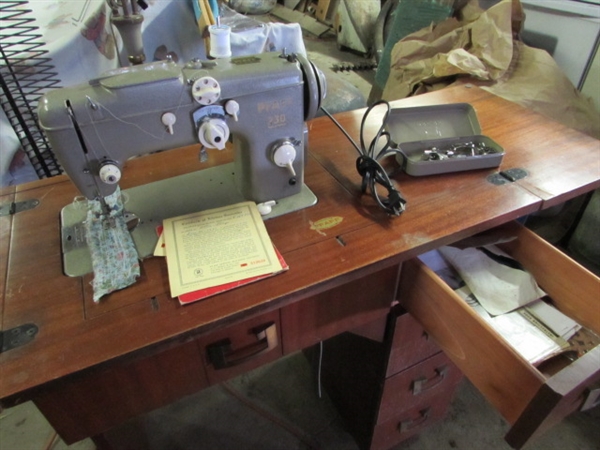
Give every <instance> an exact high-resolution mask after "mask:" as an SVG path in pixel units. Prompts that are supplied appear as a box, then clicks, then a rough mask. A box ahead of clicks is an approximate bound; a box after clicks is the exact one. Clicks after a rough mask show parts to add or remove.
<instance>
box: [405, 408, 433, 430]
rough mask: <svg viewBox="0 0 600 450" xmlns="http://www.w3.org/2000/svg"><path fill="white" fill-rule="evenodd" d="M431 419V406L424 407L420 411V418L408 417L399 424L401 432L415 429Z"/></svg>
mask: <svg viewBox="0 0 600 450" xmlns="http://www.w3.org/2000/svg"><path fill="white" fill-rule="evenodd" d="M427 419H429V408H425V409H422V410H421V411H419V418H418V419H414V420H413V419H406V420H403V421H402V422H400V423H399V424H398V431H399V432H400V433H406V432H407V431H410V430H413V429H415V428H417V427H420V426H422V425H423V424H424V423H425V422H427Z"/></svg>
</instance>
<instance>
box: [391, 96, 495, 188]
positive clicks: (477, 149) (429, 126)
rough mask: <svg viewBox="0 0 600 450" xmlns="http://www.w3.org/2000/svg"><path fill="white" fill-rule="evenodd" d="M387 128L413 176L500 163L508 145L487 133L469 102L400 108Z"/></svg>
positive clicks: (398, 157)
mask: <svg viewBox="0 0 600 450" xmlns="http://www.w3.org/2000/svg"><path fill="white" fill-rule="evenodd" d="M386 130H387V131H388V132H389V133H390V138H391V140H392V142H393V144H394V146H396V147H397V148H398V150H399V151H400V154H399V155H398V156H397V160H398V163H399V164H401V165H402V167H403V169H404V170H405V172H406V173H407V174H409V175H413V176H423V175H435V174H440V173H448V172H459V171H464V170H473V169H486V168H490V167H498V166H499V165H500V163H501V162H502V158H503V157H504V149H503V148H502V147H501V146H500V145H498V144H497V143H496V142H494V141H493V140H492V139H490V138H489V137H487V136H483V135H481V127H480V125H479V121H478V120H477V115H476V113H475V110H474V109H473V107H472V106H471V105H470V104H468V103H455V104H449V105H435V106H418V107H411V108H396V109H392V110H391V111H390V115H389V117H388V121H387V124H386Z"/></svg>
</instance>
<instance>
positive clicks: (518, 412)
mask: <svg viewBox="0 0 600 450" xmlns="http://www.w3.org/2000/svg"><path fill="white" fill-rule="evenodd" d="M506 233H510V234H512V235H514V236H516V237H517V239H516V240H514V241H511V242H509V243H506V244H502V245H501V246H499V247H501V248H502V250H504V251H505V252H507V253H508V254H510V255H512V256H513V257H514V258H515V259H516V260H517V261H519V262H521V264H522V265H523V266H524V267H525V268H526V269H527V270H528V271H529V272H530V273H532V275H533V276H534V277H535V279H536V280H537V282H538V284H539V285H540V287H541V288H542V289H543V290H544V291H545V292H547V293H548V295H549V297H550V298H551V299H552V300H553V304H554V306H555V307H557V308H558V309H559V310H561V311H562V312H563V313H565V314H567V315H568V316H570V317H571V318H573V319H574V320H576V321H578V322H579V323H580V324H581V325H583V326H584V327H587V328H588V329H590V330H591V331H593V332H595V333H596V334H600V279H599V278H598V277H596V276H595V275H594V274H592V273H591V272H589V271H588V270H586V269H585V268H583V267H582V266H580V265H579V264H577V263H576V262H574V261H573V260H571V259H570V258H568V257H567V256H566V255H564V254H563V253H561V252H560V251H559V250H557V249H556V248H555V247H553V246H552V245H550V244H548V243H547V242H545V241H544V240H543V239H541V238H540V237H538V236H537V235H535V234H534V233H533V232H531V231H529V230H528V229H526V228H524V227H522V226H520V225H519V224H517V223H511V224H507V225H505V226H503V227H502V230H501V234H506ZM398 299H399V301H400V302H401V304H402V305H403V306H404V308H406V310H407V311H408V312H409V313H410V314H412V315H413V317H415V318H416V319H417V320H418V321H419V322H420V323H421V325H422V326H423V328H424V329H425V330H426V331H427V332H428V333H429V334H430V336H432V337H433V339H434V340H435V341H436V342H437V344H438V345H439V346H440V347H441V348H442V349H443V350H444V352H445V353H446V354H447V355H448V357H449V358H450V359H451V360H452V361H453V362H454V363H455V364H456V365H457V366H458V367H459V368H460V369H461V370H462V371H463V373H464V374H465V375H466V376H467V377H468V378H469V380H470V381H471V382H472V383H473V384H474V385H475V386H476V387H477V388H478V389H479V391H480V392H481V393H482V394H483V395H484V396H485V397H486V398H487V399H488V401H489V402H491V404H492V405H493V406H494V407H495V408H496V409H497V410H498V411H499V412H500V414H502V416H503V417H504V418H505V419H506V420H507V421H508V422H509V423H510V424H511V425H512V427H511V429H510V430H509V432H508V434H507V435H506V441H507V442H508V443H509V444H510V445H511V446H512V447H514V448H520V447H522V446H523V445H524V444H525V443H526V442H527V441H528V440H529V439H531V438H532V437H534V436H535V435H537V434H538V433H541V432H543V431H544V430H546V429H548V428H549V427H551V426H552V425H554V424H556V423H558V422H559V421H560V420H561V419H562V418H563V417H565V416H566V415H568V414H569V413H571V412H573V411H576V410H579V409H582V406H583V405H586V406H589V405H590V404H592V405H593V404H596V403H597V398H593V397H594V396H596V397H597V396H598V392H597V391H592V390H591V389H590V386H592V385H593V384H594V383H597V382H598V380H599V379H600V346H597V347H595V348H593V349H592V350H590V351H589V352H587V353H585V354H584V355H583V356H581V357H579V358H578V359H576V360H575V361H574V362H572V363H570V364H569V365H567V366H566V367H564V368H562V370H559V371H558V372H555V373H554V374H553V375H548V374H545V373H542V372H541V371H540V370H538V369H537V368H536V367H534V366H533V365H531V364H530V363H529V362H528V361H527V360H525V359H524V358H522V357H521V356H520V355H519V354H518V353H517V352H516V351H515V350H514V349H513V348H512V347H511V346H510V345H509V344H508V343H506V341H505V340H504V339H503V338H502V337H500V335H499V334H497V333H496V331H494V330H493V329H492V328H491V327H490V326H489V325H488V324H487V323H486V322H485V321H484V320H483V319H481V318H480V317H479V316H478V315H477V314H476V313H475V312H474V311H473V310H472V309H471V307H470V306H469V305H468V304H467V303H466V302H465V301H463V300H462V299H461V298H460V297H458V295H456V294H455V293H454V291H453V290H452V289H451V288H450V287H449V286H448V285H446V283H445V282H444V281H442V280H441V279H440V278H439V277H438V276H437V275H436V274H435V273H434V272H433V271H432V270H431V269H430V268H429V267H427V266H426V265H425V264H424V263H422V262H421V261H420V260H418V259H413V260H411V261H408V262H406V263H404V264H403V266H402V274H401V281H400V287H399V291H398Z"/></svg>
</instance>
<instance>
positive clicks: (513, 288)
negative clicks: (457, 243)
mask: <svg viewBox="0 0 600 450" xmlns="http://www.w3.org/2000/svg"><path fill="white" fill-rule="evenodd" d="M488 250H489V251H491V252H492V253H494V254H496V255H502V256H504V257H507V255H506V254H504V253H503V252H501V251H500V250H499V249H498V248H497V247H495V246H490V247H489V248H488ZM439 252H440V254H441V255H442V256H443V257H444V259H446V261H448V263H449V264H450V265H452V267H454V269H455V270H456V271H457V272H458V273H459V275H460V277H461V278H462V279H463V281H464V282H465V283H466V284H467V286H468V287H469V289H470V290H471V292H472V293H473V295H475V297H476V298H477V301H479V303H480V304H481V306H483V307H484V308H485V310H486V311H487V312H488V313H489V314H491V315H492V316H497V315H500V314H505V313H507V312H510V311H513V310H515V309H517V308H519V307H521V306H525V305H528V304H529V303H531V302H533V301H534V300H537V299H539V298H542V297H544V296H545V295H546V293H545V292H544V291H542V290H541V289H540V288H539V286H538V285H537V283H536V281H535V279H534V278H533V276H532V275H531V274H530V273H529V272H526V271H525V270H521V269H516V268H513V267H509V266H507V265H505V264H501V263H499V262H496V261H494V260H493V259H491V258H490V257H489V256H487V255H485V254H484V253H483V252H482V251H481V250H479V249H477V248H473V247H469V248H465V249H462V250H461V249H458V248H455V247H441V248H440V249H439Z"/></svg>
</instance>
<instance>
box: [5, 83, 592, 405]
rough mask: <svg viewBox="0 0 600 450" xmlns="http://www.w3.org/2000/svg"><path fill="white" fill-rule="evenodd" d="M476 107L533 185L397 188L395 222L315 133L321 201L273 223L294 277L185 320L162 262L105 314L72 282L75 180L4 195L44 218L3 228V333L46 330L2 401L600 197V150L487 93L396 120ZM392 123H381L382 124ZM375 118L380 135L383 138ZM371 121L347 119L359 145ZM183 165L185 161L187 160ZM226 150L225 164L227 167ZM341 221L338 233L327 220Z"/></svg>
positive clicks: (424, 100) (103, 306)
mask: <svg viewBox="0 0 600 450" xmlns="http://www.w3.org/2000/svg"><path fill="white" fill-rule="evenodd" d="M455 102H468V103H470V104H471V105H472V106H473V107H474V108H475V110H476V112H477V116H478V119H479V122H480V124H481V126H482V133H483V134H485V135H487V136H489V137H491V138H492V139H494V140H495V141H496V142H498V143H499V144H500V145H501V146H502V147H503V148H504V149H505V151H506V155H505V157H504V160H503V162H502V166H501V167H500V170H505V169H509V168H515V167H518V168H522V169H525V170H527V171H528V172H529V176H528V177H527V178H525V179H523V180H520V181H517V182H515V183H510V184H505V185H502V186H496V185H493V184H491V183H489V182H488V181H486V178H487V176H488V175H490V174H491V173H494V172H497V171H498V169H489V170H487V169H485V170H476V171H471V172H464V173H454V174H445V175H439V176H431V177H409V176H407V175H406V174H400V175H397V176H395V180H396V181H397V182H398V183H399V186H400V189H401V191H402V193H403V195H404V196H405V198H406V199H407V200H408V205H407V210H406V212H404V213H403V214H402V215H401V216H400V217H397V218H389V217H387V216H386V215H385V214H384V213H383V212H382V211H380V210H379V209H378V208H377V207H376V206H375V205H374V202H373V201H372V200H371V199H370V198H369V197H367V196H361V195H360V178H359V176H358V174H357V173H356V169H355V160H356V157H357V154H356V152H355V150H354V149H353V147H352V146H351V145H350V143H349V142H348V141H347V140H346V138H345V137H344V136H343V135H342V134H341V132H339V130H337V128H335V127H334V125H333V124H332V123H331V121H330V120H329V118H327V117H322V118H318V119H315V120H313V121H311V122H310V123H309V128H310V133H309V149H310V157H309V158H308V165H307V170H306V180H305V181H306V184H307V185H308V186H309V187H310V188H311V189H312V190H313V191H314V192H315V194H316V195H317V197H318V199H319V201H318V203H317V204H316V205H315V206H313V207H310V208H307V209H304V210H302V211H298V212H295V213H291V214H288V215H285V216H283V217H278V218H275V219H272V220H269V221H267V222H266V224H267V229H268V231H269V234H270V235H271V237H272V239H273V242H274V243H275V245H276V246H277V247H278V248H279V249H280V251H281V252H282V254H283V255H284V257H285V259H286V261H287V262H288V264H289V266H290V270H289V271H288V272H286V273H284V274H281V275H278V276H276V277H273V278H270V279H267V280H264V281H261V282H260V283H255V284H252V285H249V286H246V287H243V288H240V289H238V290H234V291H231V292H228V293H224V294H221V295H218V296H215V297H212V298H209V299H206V300H204V301H201V302H197V303H194V304H191V305H187V306H185V307H183V306H180V305H179V303H178V302H177V301H176V300H174V299H172V298H170V297H169V294H168V292H169V289H168V279H167V270H166V265H165V263H164V261H163V260H162V259H159V258H149V259H147V260H145V261H143V264H142V276H141V279H140V280H139V281H138V282H137V283H136V284H135V285H134V286H132V287H129V288H127V289H125V290H123V291H120V292H117V293H114V294H111V295H110V296H109V297H107V298H105V299H104V300H103V301H102V302H100V303H99V304H94V303H93V302H92V300H91V293H92V292H91V286H90V281H91V276H86V277H81V278H69V277H66V276H64V275H63V274H62V269H61V252H60V231H59V219H58V215H59V211H60V209H61V208H62V207H63V206H64V205H66V204H67V203H69V202H70V201H72V199H73V198H74V197H75V196H76V195H77V191H76V188H75V187H74V185H73V184H72V183H71V182H70V181H69V180H68V178H66V177H65V176H60V177H56V178H51V179H46V180H40V181H37V182H34V183H29V184H26V185H21V186H17V187H14V188H9V189H5V190H3V191H2V195H1V196H0V202H1V203H2V204H5V203H8V202H10V201H17V202H18V201H22V200H27V199H38V200H40V205H39V206H38V207H37V208H35V209H33V210H30V211H26V212H21V213H18V214H16V215H14V216H5V217H0V245H1V247H0V266H1V267H0V269H1V270H0V280H1V282H2V286H3V289H2V291H1V293H0V303H1V308H2V329H3V330H8V329H10V328H12V327H15V326H18V325H21V324H24V323H35V324H36V325H37V326H38V327H39V333H38V335H37V336H36V337H35V339H34V341H33V342H31V343H29V344H27V345H25V346H22V347H20V348H16V349H13V350H10V351H8V352H5V353H3V354H0V399H4V398H7V397H9V396H13V395H16V394H20V393H23V392H25V391H27V390H29V389H32V388H35V387H38V386H41V385H43V384H44V383H47V382H49V381H52V380H55V379H58V378H61V377H64V376H66V375H68V374H71V373H75V372H78V371H80V370H83V369H85V368H89V367H92V366H97V365H99V364H103V363H105V362H108V361H112V360H115V359H117V358H119V357H122V356H125V355H130V354H132V353H134V352H137V351H142V350H143V349H146V348H150V347H152V346H155V345H157V344H159V343H164V342H167V341H169V340H172V339H173V340H174V339H181V338H184V337H185V336H186V335H191V334H195V333H200V332H204V331H208V330H212V329H215V328H217V327H221V326H223V325H225V324H229V323H234V322H236V321H238V320H240V319H243V318H246V317H248V316H251V315H254V314H256V313H258V312H265V311H269V310H274V309H277V308H281V307H283V306H286V305H288V304H291V303H293V302H297V301H301V300H302V299H303V298H306V297H308V296H311V295H314V294H316V293H319V292H323V291H325V290H327V289H330V288H332V287H335V286H337V285H341V284H343V283H345V282H347V281H348V280H350V279H352V278H354V277H357V276H360V275H366V274H368V273H371V272H374V271H376V270H379V269H381V268H384V267H386V266H390V265H392V264H397V263H398V262H401V261H403V260H406V259H408V258H411V257H414V256H416V255H418V254H420V253H423V252H425V251H428V250H431V249H433V248H436V247H438V246H440V245H445V244H449V243H451V242H454V241H457V240H459V239H462V238H465V237H467V236H470V235H473V234H475V233H478V232H481V231H484V230H487V229H489V228H492V227H494V226H496V225H499V224H502V223H505V222H507V221H510V220H513V219H516V218H518V217H521V216H523V215H526V214H529V213H532V212H534V211H538V210H540V209H544V208H546V207H550V206H552V205H554V204H557V203H560V202H563V201H565V200H568V199H569V198H572V197H575V196H577V195H579V194H582V193H585V192H587V191H590V190H592V189H595V188H598V187H600V141H598V140H595V139H593V138H591V137H588V136H586V135H584V134H581V133H579V132H577V131H574V130H571V129H569V128H566V127H564V126H562V125H560V124H558V123H556V122H553V121H551V120H549V119H547V118H544V117H543V116H541V115H539V114H536V113H533V112H531V111H529V110H527V109H524V108H522V107H520V106H518V105H516V104H514V103H510V102H507V101H505V100H502V99H500V98H499V97H495V96H493V95H492V94H489V93H487V92H485V91H483V90H481V89H479V88H476V87H468V86H457V87H454V88H450V89H445V90H442V91H438V92H434V93H430V94H425V95H422V96H419V97H414V98H410V99H405V100H402V101H398V102H395V103H394V104H393V106H394V107H401V106H417V105H432V104H440V103H455ZM382 112H383V111H381V113H382ZM381 113H379V112H377V111H376V112H375V113H374V114H373V115H372V118H373V120H372V121H370V122H369V123H368V126H367V132H368V133H369V132H370V134H369V135H370V136H371V135H372V134H373V133H374V132H375V130H376V129H377V128H378V126H379V121H378V117H381ZM363 114H364V110H358V111H352V112H347V113H342V114H339V115H337V116H336V117H337V119H338V120H339V121H340V123H341V124H342V125H343V126H344V127H345V129H346V130H347V131H348V132H349V133H350V135H352V136H353V137H354V138H355V139H357V138H358V130H359V126H360V121H361V119H362V116H363ZM175 152H177V153H176V157H174V154H175ZM230 157H231V155H230V154H228V153H227V152H226V151H225V152H221V153H219V154H217V156H215V154H213V155H212V162H213V163H214V164H219V163H222V162H225V161H227V160H228V158H230ZM198 168H199V163H198V158H197V149H196V148H185V149H178V150H174V151H172V152H163V153H159V154H156V155H151V156H147V157H144V158H139V159H135V160H131V161H129V162H128V163H127V167H126V168H125V170H124V174H125V176H124V180H123V182H122V184H121V186H122V187H123V188H124V189H126V188H129V187H133V186H136V185H139V184H144V183H148V182H151V181H155V180H160V179H164V178H166V177H169V176H175V175H179V174H183V173H186V172H189V171H192V170H197V169H198ZM332 217H336V218H341V221H340V222H339V223H338V224H337V225H336V226H335V227H332V228H328V229H319V227H318V226H315V223H317V222H318V221H320V220H323V219H327V218H332Z"/></svg>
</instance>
